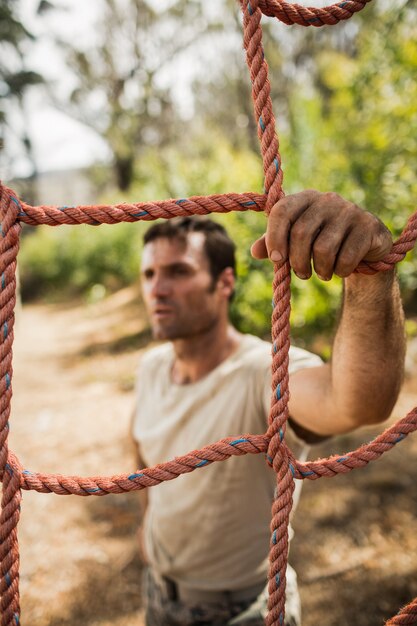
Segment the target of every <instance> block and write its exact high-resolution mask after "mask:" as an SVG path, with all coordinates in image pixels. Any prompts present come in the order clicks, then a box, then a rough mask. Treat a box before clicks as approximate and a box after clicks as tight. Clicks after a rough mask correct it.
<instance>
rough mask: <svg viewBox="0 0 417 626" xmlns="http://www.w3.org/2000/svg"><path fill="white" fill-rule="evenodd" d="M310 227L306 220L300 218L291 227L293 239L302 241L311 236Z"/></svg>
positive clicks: (293, 240)
mask: <svg viewBox="0 0 417 626" xmlns="http://www.w3.org/2000/svg"><path fill="white" fill-rule="evenodd" d="M309 234H310V233H309V228H308V225H307V224H306V222H305V221H303V220H298V221H297V222H296V223H295V224H294V225H293V227H292V229H291V241H292V242H296V243H298V242H301V241H304V240H305V239H307V237H308V236H309Z"/></svg>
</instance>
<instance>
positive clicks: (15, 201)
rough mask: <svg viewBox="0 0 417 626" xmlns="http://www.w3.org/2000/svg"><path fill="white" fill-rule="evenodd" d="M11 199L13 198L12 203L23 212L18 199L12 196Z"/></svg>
mask: <svg viewBox="0 0 417 626" xmlns="http://www.w3.org/2000/svg"><path fill="white" fill-rule="evenodd" d="M10 198H11V201H12V202H14V203H15V205H16V206H17V207H18V208H19V209H20V210H21V211H23V209H22V205H21V204H20V202H19V200H18V199H17V198H15V197H14V196H10Z"/></svg>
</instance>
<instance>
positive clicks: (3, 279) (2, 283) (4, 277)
mask: <svg viewBox="0 0 417 626" xmlns="http://www.w3.org/2000/svg"><path fill="white" fill-rule="evenodd" d="M5 287H6V276H5V274H4V272H3V274H2V275H1V288H2V289H4V288H5Z"/></svg>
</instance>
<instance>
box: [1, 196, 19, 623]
mask: <svg viewBox="0 0 417 626" xmlns="http://www.w3.org/2000/svg"><path fill="white" fill-rule="evenodd" d="M17 212H18V209H17V206H16V204H15V203H13V202H12V200H11V198H10V197H9V196H8V195H6V194H1V195H0V218H1V228H0V306H1V308H0V337H1V339H0V472H1V475H2V481H3V493H2V501H1V514H0V610H1V624H2V626H12V625H13V626H16V624H18V623H19V617H20V608H19V545H18V539H17V524H18V522H19V517H20V502H21V491H20V473H19V470H18V467H13V466H12V465H11V464H10V462H9V461H10V453H9V449H8V434H9V417H10V402H11V397H12V384H11V381H12V345H13V327H14V307H15V303H16V295H15V294H16V256H17V252H18V249H19V234H20V225H19V224H17V223H16V217H17Z"/></svg>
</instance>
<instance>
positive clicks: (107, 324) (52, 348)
mask: <svg viewBox="0 0 417 626" xmlns="http://www.w3.org/2000/svg"><path fill="white" fill-rule="evenodd" d="M135 293H136V292H135V290H133V289H129V290H126V291H123V292H120V293H118V294H116V295H115V296H112V297H111V298H109V299H107V300H106V301H105V302H104V303H101V304H100V305H97V304H96V305H88V306H87V305H78V306H75V305H73V306H71V307H62V306H57V305H32V306H27V307H23V309H22V310H21V311H20V312H19V315H18V318H19V319H18V322H17V327H16V341H15V349H14V352H15V358H14V378H13V388H14V397H13V409H12V418H11V437H10V447H11V448H12V449H13V450H14V451H15V452H16V453H17V455H18V456H19V458H20V459H21V461H22V463H23V465H24V466H25V468H27V469H29V470H36V471H43V472H54V473H55V472H56V473H58V472H59V473H62V474H79V475H97V474H103V475H112V474H116V473H120V472H129V471H131V470H133V469H135V468H134V467H133V461H132V457H131V454H130V448H129V444H128V438H127V432H128V424H129V419H130V414H131V411H132V407H133V402H134V389H133V382H134V372H135V369H136V365H137V362H138V357H139V353H140V351H141V350H143V349H144V347H145V346H146V344H147V343H148V341H149V333H148V331H147V329H146V326H145V323H144V321H143V317H142V316H141V315H140V310H141V309H140V306H139V304H138V302H137V300H136V297H135ZM416 371H417V367H416ZM364 384H366V381H364ZM416 404H417V384H416V381H415V380H414V379H413V378H410V379H409V380H407V381H406V383H405V387H404V390H403V393H402V396H401V398H400V401H399V402H398V404H397V406H396V408H395V411H394V415H395V416H396V417H403V416H404V415H405V414H406V412H407V411H408V410H410V409H411V408H412V407H413V406H414V405H416ZM377 432H378V429H372V430H362V431H361V432H359V433H356V434H355V435H351V436H349V437H343V438H340V439H339V440H338V441H337V442H336V441H330V442H328V443H326V445H322V446H320V447H319V448H317V449H316V450H315V451H314V456H316V457H319V456H325V455H326V456H327V455H328V454H329V453H333V452H336V451H340V452H344V451H347V450H348V449H354V448H355V447H357V446H358V445H359V444H360V443H362V442H363V441H367V440H369V439H371V438H372V437H373V436H374V435H375V434H376V433H377ZM230 434H231V435H235V434H238V433H230ZM416 460H417V434H416V435H415V436H414V437H413V436H410V437H409V438H408V439H407V440H405V441H403V442H401V444H400V445H398V446H397V447H396V448H395V449H394V450H393V451H391V452H390V453H388V454H386V455H384V456H383V457H382V458H381V459H380V460H379V461H377V462H375V463H372V464H371V465H369V466H368V467H367V468H365V469H362V470H355V471H354V472H352V473H350V474H348V475H346V476H338V477H336V478H334V479H332V480H328V479H322V480H320V481H315V482H310V483H308V484H306V485H305V487H304V494H303V497H302V500H301V503H300V506H299V509H298V512H297V516H296V519H295V522H294V526H295V530H296V533H295V539H294V541H293V545H292V560H293V563H294V565H295V567H296V569H297V571H298V574H299V580H300V586H301V593H302V599H303V626H317V625H318V624H320V626H336V625H337V626H352V625H353V624H354V625H355V626H377V625H381V624H383V623H384V619H387V618H388V617H390V616H392V615H393V614H395V613H396V611H397V610H398V608H399V607H400V606H401V605H404V604H405V603H407V602H408V601H410V600H411V599H412V598H413V597H414V596H416V595H417V489H416V480H415V469H416V466H417V465H416ZM260 462H263V461H260ZM306 482H307V481H306ZM138 519H139V513H138V503H137V494H126V495H125V494H123V495H117V496H106V497H104V498H103V497H102V498H100V497H89V498H80V497H75V496H68V497H63V496H57V495H54V494H49V495H46V494H37V493H34V492H24V494H23V506H22V518H21V522H20V524H19V537H20V547H21V594H22V623H23V624H30V625H31V626H75V625H78V624H84V625H88V626H110V625H112V626H142V625H143V621H142V617H141V602H140V575H141V563H140V560H139V558H138V556H137V552H136V546H135V528H136V526H137V521H138Z"/></svg>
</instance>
